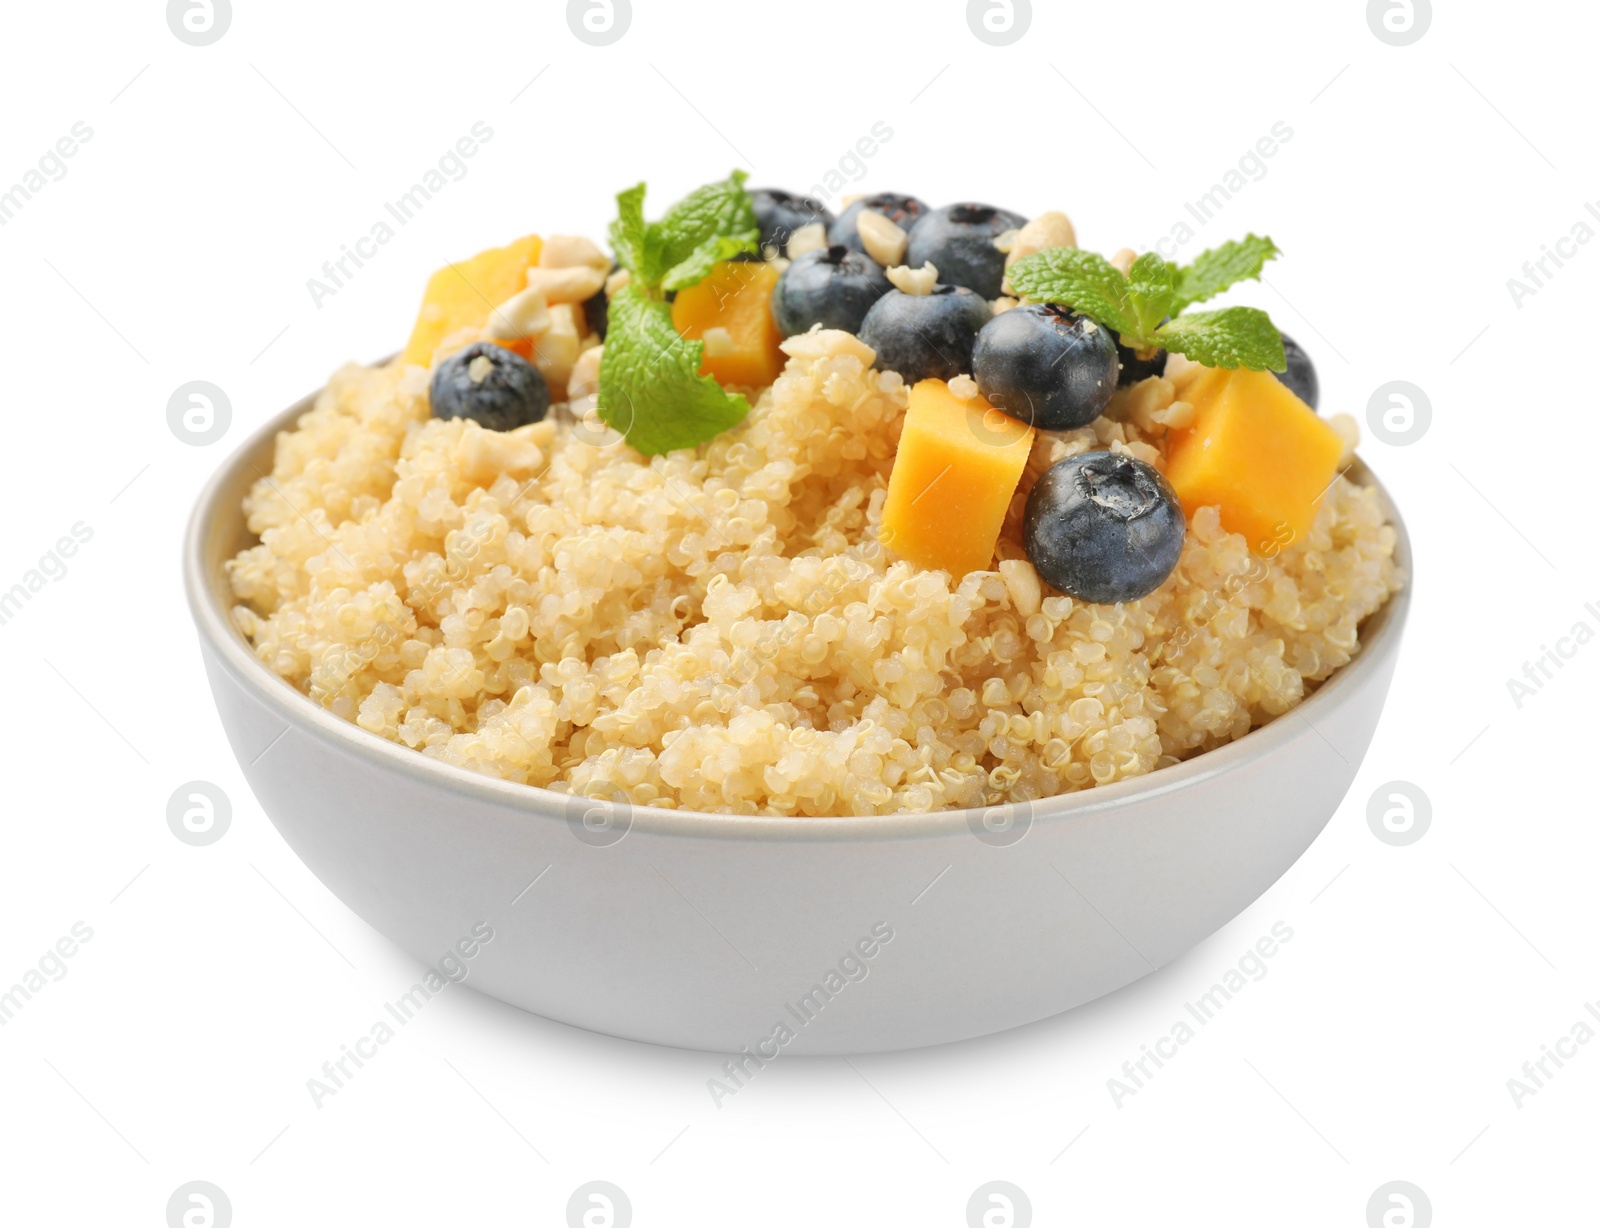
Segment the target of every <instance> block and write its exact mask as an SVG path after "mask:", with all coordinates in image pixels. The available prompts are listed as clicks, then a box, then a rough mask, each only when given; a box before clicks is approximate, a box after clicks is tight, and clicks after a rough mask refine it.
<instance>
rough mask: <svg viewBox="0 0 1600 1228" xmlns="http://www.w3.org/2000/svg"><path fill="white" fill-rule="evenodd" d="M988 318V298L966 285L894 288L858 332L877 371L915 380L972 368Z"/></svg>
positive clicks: (950, 376)
mask: <svg viewBox="0 0 1600 1228" xmlns="http://www.w3.org/2000/svg"><path fill="white" fill-rule="evenodd" d="M988 322H989V304H988V302H987V301H986V300H984V299H982V298H980V297H979V296H978V295H976V294H974V293H973V292H972V291H971V290H968V289H967V288H966V287H965V286H935V287H934V288H933V290H932V292H931V293H928V294H903V293H901V292H900V291H899V290H891V291H889V293H887V294H885V295H884V296H883V297H882V298H880V299H879V300H878V301H877V302H876V303H874V304H873V305H872V310H871V311H869V312H867V318H866V319H864V320H862V321H861V329H860V336H861V340H863V341H865V342H866V343H867V344H868V345H870V346H871V347H872V348H873V351H874V352H875V353H876V354H877V355H878V361H877V367H878V370H880V371H898V372H900V376H901V378H902V379H904V380H905V382H906V383H908V384H914V383H916V382H917V381H918V380H924V379H954V378H955V377H956V376H958V375H962V374H964V373H966V372H969V371H971V370H972V345H973V342H975V341H976V340H977V339H978V330H979V329H980V328H982V327H983V326H984V325H985V324H987V323H988Z"/></svg>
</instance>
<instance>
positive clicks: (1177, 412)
mask: <svg viewBox="0 0 1600 1228" xmlns="http://www.w3.org/2000/svg"><path fill="white" fill-rule="evenodd" d="M1150 418H1151V421H1153V422H1155V423H1156V424H1157V425H1158V426H1164V427H1166V428H1167V430H1169V431H1186V430H1188V429H1189V428H1190V427H1191V426H1193V425H1194V406H1193V405H1191V404H1189V402H1187V401H1174V402H1173V403H1172V404H1171V405H1168V406H1167V407H1166V408H1165V409H1158V410H1155V411H1153V412H1152V413H1151V415H1150Z"/></svg>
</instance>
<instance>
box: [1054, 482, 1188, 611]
mask: <svg viewBox="0 0 1600 1228" xmlns="http://www.w3.org/2000/svg"><path fill="white" fill-rule="evenodd" d="M1183 534H1184V520H1183V509H1182V508H1181V507H1179V506H1178V499H1177V496H1176V495H1174V494H1173V493H1172V487H1171V486H1169V485H1167V479H1166V478H1164V477H1162V476H1161V474H1160V473H1158V472H1157V471H1156V470H1155V469H1153V468H1151V467H1150V466H1149V465H1147V464H1145V463H1144V462H1143V461H1142V460H1135V459H1134V458H1133V457H1131V456H1122V455H1119V454H1118V453H1115V452H1082V453H1079V454H1078V455H1077V456H1069V457H1068V458H1067V459H1066V460H1064V461H1060V462H1058V463H1056V464H1054V465H1052V466H1051V467H1050V468H1049V469H1047V470H1045V472H1044V476H1043V477H1041V478H1040V479H1039V481H1038V484H1037V485H1035V486H1034V488H1033V491H1032V493H1030V494H1029V495H1028V505H1027V509H1026V510H1025V511H1024V513H1023V521H1022V542H1023V547H1024V548H1025V549H1026V550H1027V552H1028V558H1029V559H1031V560H1032V562H1033V566H1034V569H1035V570H1036V571H1037V572H1038V573H1039V575H1040V577H1041V578H1043V579H1044V580H1045V581H1046V582H1047V583H1049V584H1053V585H1054V586H1055V587H1056V588H1058V589H1060V590H1061V591H1062V592H1063V593H1067V594H1069V595H1070V596H1073V597H1076V598H1078V599H1079V600H1081V601H1090V602H1094V603H1096V604H1103V605H1109V604H1111V603H1112V602H1116V601H1135V600H1137V599H1138V598H1140V597H1143V596H1146V595H1147V594H1149V593H1153V592H1155V590H1156V589H1158V588H1160V587H1161V584H1162V581H1164V580H1165V579H1166V578H1167V577H1168V576H1170V575H1171V574H1172V569H1173V568H1174V567H1176V566H1177V565H1178V555H1179V554H1181V553H1182V551H1183Z"/></svg>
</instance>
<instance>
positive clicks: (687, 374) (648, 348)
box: [598, 171, 760, 456]
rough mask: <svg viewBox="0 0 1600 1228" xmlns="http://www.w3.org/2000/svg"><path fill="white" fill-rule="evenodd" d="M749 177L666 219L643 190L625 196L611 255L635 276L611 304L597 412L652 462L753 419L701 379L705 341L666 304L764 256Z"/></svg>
mask: <svg viewBox="0 0 1600 1228" xmlns="http://www.w3.org/2000/svg"><path fill="white" fill-rule="evenodd" d="M745 179H746V175H745V173H744V172H743V171H734V172H733V173H732V174H730V175H729V176H728V178H727V179H725V180H722V181H721V182H719V183H708V184H706V185H705V186H704V187H701V188H696V189H695V190H694V191H693V192H690V193H689V195H687V196H685V197H684V198H683V199H682V200H680V201H679V202H678V203H677V204H675V205H673V206H672V208H670V209H668V210H667V212H666V215H665V216H664V217H662V219H661V220H660V221H658V222H646V221H645V220H644V192H645V187H644V184H642V183H641V184H637V185H635V186H634V187H631V188H628V189H627V190H626V191H623V192H618V193H617V217H616V220H615V221H613V222H612V223H611V229H610V238H611V249H612V251H613V252H614V253H615V254H616V257H617V261H618V263H620V264H621V265H622V267H623V268H625V269H627V270H628V272H629V273H630V274H631V277H630V278H629V281H628V285H627V286H626V287H625V288H624V289H623V290H622V291H621V292H620V293H619V294H618V295H617V296H616V297H615V298H613V299H612V300H611V304H610V309H609V313H608V320H607V325H606V345H605V350H604V351H603V352H602V353H601V356H600V395H599V405H598V411H599V414H600V418H601V420H602V421H604V422H605V423H606V424H607V425H608V426H610V427H612V428H613V429H615V430H618V431H621V432H622V433H623V434H624V435H626V436H627V440H628V443H629V445H630V446H631V447H633V448H636V449H638V450H639V451H640V452H642V453H644V454H645V455H646V456H658V455H660V454H661V453H663V452H672V451H675V450H677V449H678V448H692V447H694V446H695V445H696V444H700V443H704V442H705V441H706V440H708V439H711V438H713V437H714V436H716V435H719V434H721V433H722V432H723V431H725V430H727V429H728V428H729V427H731V426H737V425H738V424H739V423H740V422H742V421H744V417H745V415H746V414H748V413H749V412H750V403H749V402H748V401H746V400H745V399H744V397H742V396H740V395H739V394H738V393H731V392H725V391H723V388H722V385H721V384H719V383H717V381H716V380H714V379H713V378H711V376H709V375H701V374H700V362H701V359H702V357H703V355H704V351H705V344H704V343H703V342H700V341H690V340H689V339H688V338H686V337H683V336H681V335H680V334H679V333H678V331H677V329H675V328H673V326H672V309H671V308H670V307H669V306H668V305H667V302H666V299H665V297H664V295H665V293H666V291H669V290H682V289H684V288H686V287H688V286H692V285H694V284H695V283H696V282H698V281H700V280H702V279H703V278H705V277H706V276H707V275H708V274H709V273H710V272H711V266H712V265H713V264H715V263H716V262H717V261H718V260H727V259H729V258H731V257H733V256H736V255H738V254H740V253H741V252H753V251H755V250H757V240H758V239H759V237H760V230H759V228H758V226H757V224H756V215H755V210H754V209H753V208H752V207H751V205H750V197H749V196H748V195H747V194H746V193H745V190H744V181H745Z"/></svg>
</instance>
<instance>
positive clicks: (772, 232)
mask: <svg viewBox="0 0 1600 1228" xmlns="http://www.w3.org/2000/svg"><path fill="white" fill-rule="evenodd" d="M746 192H747V193H748V194H749V197H750V204H751V205H752V206H753V207H754V209H755V211H756V225H757V226H759V227H761V246H762V247H771V248H775V249H776V250H777V253H778V255H780V256H787V255H788V254H789V237H790V236H791V235H793V234H794V232H795V231H797V230H799V229H800V227H802V226H809V225H810V224H811V223H812V222H821V223H822V229H823V230H824V231H826V230H827V229H828V227H830V226H832V225H833V223H834V216H833V214H832V213H830V212H829V211H828V210H827V209H826V208H825V207H824V206H823V204H822V202H821V201H819V200H813V199H812V198H811V197H809V196H797V195H795V194H794V193H793V192H786V191H784V190H783V189H782V188H747V189H746Z"/></svg>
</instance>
